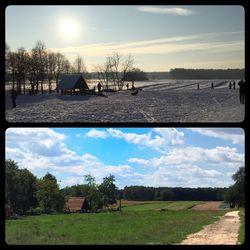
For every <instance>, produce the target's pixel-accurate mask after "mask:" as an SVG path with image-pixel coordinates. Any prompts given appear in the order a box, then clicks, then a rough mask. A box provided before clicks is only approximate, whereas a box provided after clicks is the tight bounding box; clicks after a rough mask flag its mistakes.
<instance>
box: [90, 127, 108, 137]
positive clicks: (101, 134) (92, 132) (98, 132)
mask: <svg viewBox="0 0 250 250" xmlns="http://www.w3.org/2000/svg"><path fill="white" fill-rule="evenodd" d="M86 136H87V137H92V138H96V139H99V138H101V139H105V138H107V137H108V134H107V132H105V131H102V130H96V129H91V130H89V132H88V133H87V134H86Z"/></svg>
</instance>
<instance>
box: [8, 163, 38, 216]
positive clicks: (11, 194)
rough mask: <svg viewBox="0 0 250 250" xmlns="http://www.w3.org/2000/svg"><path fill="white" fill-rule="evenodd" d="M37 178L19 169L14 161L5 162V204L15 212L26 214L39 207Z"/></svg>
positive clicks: (25, 170)
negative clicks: (36, 195) (36, 194)
mask: <svg viewBox="0 0 250 250" xmlns="http://www.w3.org/2000/svg"><path fill="white" fill-rule="evenodd" d="M36 181H37V178H36V177H35V176H34V175H33V174H32V173H31V172H30V171H29V170H27V169H18V165H17V163H16V162H15V161H13V160H6V161H5V204H6V205H7V206H9V207H11V208H12V209H13V210H14V211H15V212H17V213H20V214H25V212H26V211H27V210H29V209H30V208H31V207H35V206H36V205H37V200H36V197H35V193H36Z"/></svg>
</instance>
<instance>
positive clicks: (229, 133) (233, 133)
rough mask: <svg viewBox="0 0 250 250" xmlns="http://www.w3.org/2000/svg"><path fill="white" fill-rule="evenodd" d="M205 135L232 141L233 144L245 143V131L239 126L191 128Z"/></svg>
mask: <svg viewBox="0 0 250 250" xmlns="http://www.w3.org/2000/svg"><path fill="white" fill-rule="evenodd" d="M189 129H190V130H192V131H193V132H196V133H199V134H201V135H204V136H210V137H214V138H220V139H223V140H228V141H232V143H233V144H243V143H244V131H243V129H239V128H189Z"/></svg>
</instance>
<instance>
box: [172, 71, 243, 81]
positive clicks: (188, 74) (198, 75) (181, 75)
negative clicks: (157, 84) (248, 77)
mask: <svg viewBox="0 0 250 250" xmlns="http://www.w3.org/2000/svg"><path fill="white" fill-rule="evenodd" d="M169 78H171V79H191V80H192V79H244V78H245V70H244V69H184V68H176V69H171V70H170V71H169Z"/></svg>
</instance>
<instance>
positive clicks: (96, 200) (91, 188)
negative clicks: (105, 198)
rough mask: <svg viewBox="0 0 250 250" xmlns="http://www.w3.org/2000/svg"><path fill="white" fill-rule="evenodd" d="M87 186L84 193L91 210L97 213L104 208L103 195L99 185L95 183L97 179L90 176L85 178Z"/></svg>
mask: <svg viewBox="0 0 250 250" xmlns="http://www.w3.org/2000/svg"><path fill="white" fill-rule="evenodd" d="M84 181H85V182H86V184H85V185H84V186H83V188H84V193H85V196H86V198H87V199H88V202H89V207H90V210H92V211H95V210H96V209H98V208H101V207H102V205H103V204H102V199H101V193H100V191H99V189H98V185H97V184H96V183H95V178H94V177H92V176H91V175H90V174H89V175H85V176H84Z"/></svg>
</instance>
